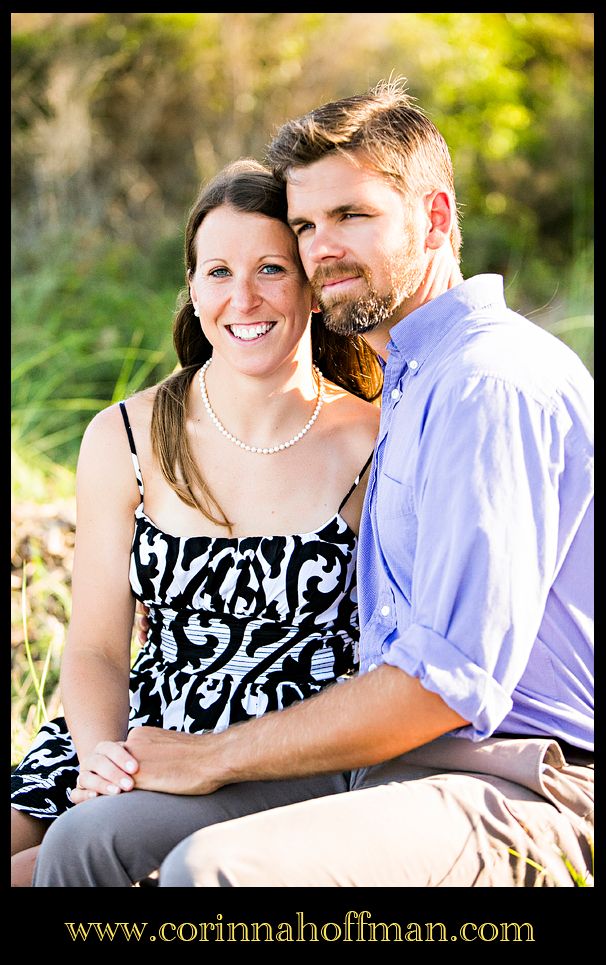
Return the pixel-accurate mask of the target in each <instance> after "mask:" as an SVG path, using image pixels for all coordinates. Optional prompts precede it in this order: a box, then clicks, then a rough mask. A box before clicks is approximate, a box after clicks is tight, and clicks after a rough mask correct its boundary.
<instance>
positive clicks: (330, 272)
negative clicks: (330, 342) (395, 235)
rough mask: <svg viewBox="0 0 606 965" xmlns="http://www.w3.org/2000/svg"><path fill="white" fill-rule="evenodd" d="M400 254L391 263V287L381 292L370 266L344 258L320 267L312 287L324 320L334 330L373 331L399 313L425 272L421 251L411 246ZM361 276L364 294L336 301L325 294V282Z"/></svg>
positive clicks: (349, 332)
mask: <svg viewBox="0 0 606 965" xmlns="http://www.w3.org/2000/svg"><path fill="white" fill-rule="evenodd" d="M410 248H412V246H410V247H409V250H408V251H407V252H405V253H403V252H398V255H397V256H396V257H395V258H394V259H393V261H392V263H391V264H390V270H389V281H388V285H387V290H386V291H383V292H379V291H378V290H377V289H376V288H375V287H374V285H373V282H372V275H371V273H370V270H369V269H368V268H366V267H365V266H363V265H359V264H356V263H355V262H347V263H345V262H342V263H340V264H339V265H338V266H337V265H335V266H333V267H330V268H326V267H325V268H318V269H317V270H316V271H315V272H314V275H313V277H312V278H311V288H312V291H313V293H314V296H315V298H316V301H317V302H318V304H319V306H320V308H321V309H322V315H323V320H324V324H325V325H326V327H327V328H328V329H330V331H331V332H338V333H339V334H341V335H355V334H360V335H361V334H363V333H364V332H372V331H373V330H374V329H376V328H377V327H378V326H379V325H381V324H382V323H383V322H385V321H387V320H388V319H390V318H391V317H392V315H394V314H395V312H396V310H397V309H398V307H399V306H400V305H401V304H402V302H404V301H405V300H406V299H407V298H410V296H411V295H413V294H414V292H415V291H416V290H417V289H418V287H419V285H420V284H421V282H422V280H423V276H424V271H425V266H424V264H422V263H421V260H420V258H419V257H418V253H417V251H415V252H414V253H413V252H412V251H411V250H410ZM353 276H357V277H360V278H362V279H363V280H364V282H365V283H366V291H365V292H364V293H362V294H360V295H358V296H357V297H356V296H353V295H350V296H344V297H343V300H342V301H338V300H335V301H334V302H333V303H332V304H331V303H330V302H329V301H327V300H326V299H323V298H322V294H323V293H322V285H323V284H324V283H325V282H326V281H330V280H333V279H337V278H351V277H353Z"/></svg>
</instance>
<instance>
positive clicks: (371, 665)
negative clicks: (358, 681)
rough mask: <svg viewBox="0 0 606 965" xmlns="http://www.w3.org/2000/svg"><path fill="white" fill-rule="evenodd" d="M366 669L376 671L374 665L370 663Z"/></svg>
mask: <svg viewBox="0 0 606 965" xmlns="http://www.w3.org/2000/svg"><path fill="white" fill-rule="evenodd" d="M368 669H369V670H376V669H377V665H376V663H370V664H369V665H368Z"/></svg>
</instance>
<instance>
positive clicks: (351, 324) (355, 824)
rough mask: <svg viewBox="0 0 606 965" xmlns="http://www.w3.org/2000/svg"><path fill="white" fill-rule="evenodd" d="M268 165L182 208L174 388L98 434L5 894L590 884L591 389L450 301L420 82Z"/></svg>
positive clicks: (168, 383)
mask: <svg viewBox="0 0 606 965" xmlns="http://www.w3.org/2000/svg"><path fill="white" fill-rule="evenodd" d="M267 164H268V166H267V167H265V166H263V165H261V164H259V163H258V162H256V161H253V160H248V159H244V160H240V161H237V162H235V163H234V164H232V165H229V166H228V167H227V168H225V169H224V170H223V171H222V172H220V173H219V174H218V175H217V176H216V177H215V178H214V179H213V180H212V181H211V182H210V183H209V184H208V185H206V186H205V188H204V189H203V191H202V193H201V194H200V196H199V197H198V199H197V200H196V202H195V204H194V205H193V207H192V209H191V212H190V217H189V221H188V224H187V228H186V236H185V267H186V282H187V289H186V291H185V292H184V297H183V300H182V304H181V307H180V309H179V311H178V313H177V316H176V319H175V324H174V344H175V347H176V351H177V355H178V358H179V362H180V367H179V369H178V370H177V371H176V373H174V374H172V375H171V376H170V377H169V378H167V379H166V380H165V381H163V382H162V383H160V384H159V385H156V386H154V387H152V388H149V389H146V390H145V391H142V392H139V393H137V394H136V395H134V396H133V397H132V398H130V399H128V400H126V401H125V402H120V403H119V404H117V405H112V406H110V407H109V408H107V409H105V410H104V411H102V412H101V413H99V414H98V415H97V416H96V417H95V418H94V419H93V420H92V422H91V424H90V425H89V427H88V429H87V430H86V433H85V435H84V438H83V442H82V447H81V452H80V458H79V463H78V472H77V508H78V515H77V539H76V552H75V560H74V572H73V582H72V598H73V600H72V602H73V614H72V619H71V623H70V628H69V634H68V640H67V644H66V648H65V653H64V657H63V665H62V672H61V688H62V700H63V707H64V712H65V718H59V719H56V720H53V721H50V722H49V723H47V724H45V725H43V727H42V728H41V730H40V732H39V734H38V735H37V737H36V739H35V741H34V743H33V746H32V747H31V749H30V751H29V752H28V753H27V755H26V756H25V758H24V759H23V761H22V762H21V763H20V765H19V766H18V767H17V768H16V770H15V772H14V774H13V776H12V783H13V789H12V798H11V804H12V810H11V825H12V836H13V845H12V851H13V859H12V863H13V884H14V885H16V886H27V885H30V884H32V883H33V885H34V886H36V887H56V886H67V887H70V886H71V887H98V886H105V887H108V886H114V887H130V886H132V885H134V884H135V883H137V882H140V881H141V880H143V879H145V878H146V876H149V875H150V874H151V873H152V872H155V871H157V870H158V869H159V885H160V887H175V886H176V887H179V886H195V887H227V886H230V887H246V886H304V887H313V886H418V887H428V886H487V885H501V886H516V887H519V886H522V887H524V886H532V885H534V884H536V883H540V884H542V885H547V886H571V885H572V884H573V880H572V878H571V876H570V873H569V870H568V869H569V867H570V866H572V867H574V869H576V871H577V872H578V873H579V874H580V875H582V876H583V875H584V876H585V877H586V879H587V880H588V881H590V880H591V879H590V874H591V870H592V869H591V853H592V833H593V832H592V815H593V754H592V752H593V670H592V666H593V646H592V644H593V632H592V631H593V617H592V583H591V581H592V566H591V560H592V552H593V515H592V507H593V499H592V493H593V488H592V487H593V476H592V469H593V448H592V428H593V423H592V408H591V403H592V379H591V376H590V375H589V373H588V372H587V370H586V369H585V368H584V366H583V365H582V363H581V362H580V360H579V359H578V358H577V357H576V355H575V354H574V353H573V352H572V351H571V350H570V349H568V348H567V347H566V346H565V345H564V344H563V343H562V342H560V341H559V340H558V339H556V338H555V337H554V336H552V335H550V334H548V333H547V332H545V331H544V330H542V329H541V328H540V327H539V326H537V325H535V324H533V323H531V322H530V321H528V320H527V319H525V318H523V317H521V316H520V315H519V314H516V313H515V312H514V311H512V310H510V309H509V308H508V307H507V305H506V303H505V300H504V296H503V279H502V278H501V277H500V276H498V275H478V276H476V277H471V278H468V279H464V278H463V276H462V274H461V269H460V258H459V249H460V245H461V234H460V229H459V224H458V217H457V206H456V199H455V192H454V180H453V171H452V165H451V160H450V156H449V152H448V148H447V146H446V144H445V142H444V140H443V138H442V136H441V134H440V133H439V132H438V130H437V129H436V128H435V126H434V125H433V123H432V122H431V121H430V120H429V119H428V117H427V116H426V114H425V113H424V112H423V111H422V110H421V109H420V108H419V107H418V106H417V105H416V103H415V102H414V101H413V100H412V98H410V97H409V96H408V94H407V93H406V90H405V85H404V82H403V79H401V78H400V79H396V80H392V81H390V82H383V83H381V84H379V85H377V86H376V87H375V88H373V89H372V90H370V91H368V92H366V93H365V94H362V95H358V96H353V97H349V98H344V99H342V100H339V101H336V102H332V103H329V104H325V105H323V106H320V107H318V108H317V109H315V110H313V111H311V112H310V113H309V114H307V115H305V116H304V117H302V118H299V119H298V120H294V121H290V122H287V123H286V124H284V125H283V126H282V128H281V129H280V130H279V131H278V132H277V134H276V136H275V138H274V139H273V141H272V143H271V145H270V147H269V151H268V157H267ZM379 399H380V401H381V404H380V406H379V405H378V404H377V403H378V401H379ZM137 601H139V602H140V604H142V605H143V606H144V608H145V610H146V616H145V620H144V636H145V642H144V644H143V646H142V647H141V649H140V651H139V654H138V656H137V657H136V660H135V662H134V665H133V666H132V667H131V665H130V646H131V634H132V627H133V618H134V613H135V606H136V602H137Z"/></svg>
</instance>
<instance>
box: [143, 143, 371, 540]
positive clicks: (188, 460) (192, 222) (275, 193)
mask: <svg viewBox="0 0 606 965" xmlns="http://www.w3.org/2000/svg"><path fill="white" fill-rule="evenodd" d="M222 205H230V206H231V207H232V208H235V209H236V210H237V211H242V212H247V213H249V214H250V213H254V214H262V215H265V216H266V217H268V218H275V219H277V220H278V221H282V222H284V223H285V224H286V223H287V218H286V192H285V188H284V185H283V184H282V183H281V182H279V181H277V180H276V179H275V178H274V176H273V175H272V173H271V171H269V170H268V169H267V168H265V167H264V166H263V165H262V164H259V162H258V161H255V160H253V159H252V158H241V159H240V160H239V161H234V162H233V163H232V164H229V165H228V166H227V167H226V168H224V169H223V170H222V171H220V172H219V174H217V175H216V176H215V177H214V178H213V179H212V180H211V181H210V182H209V183H208V184H207V185H206V186H205V187H204V188H203V189H202V191H201V193H200V195H199V196H198V198H197V200H196V201H195V203H194V205H193V206H192V208H191V210H190V212H189V218H188V221H187V226H186V228H185V275H186V280H187V281H188V282H189V279H190V278H191V276H192V275H193V273H194V272H195V270H196V232H197V231H198V228H199V227H200V225H201V224H202V222H203V220H204V218H205V217H206V215H207V214H209V213H210V212H211V211H214V210H215V208H219V207H221V206H222ZM311 341H312V356H313V361H314V362H315V363H316V365H318V367H319V368H320V370H321V371H322V373H323V374H324V376H325V377H326V378H327V379H328V380H329V381H331V382H334V383H335V384H336V385H338V386H340V387H341V388H344V389H347V391H349V392H351V393H353V394H354V395H357V396H359V397H360V398H362V399H365V400H367V401H372V400H374V399H376V398H378V396H379V394H380V392H381V386H382V372H381V368H380V365H379V362H378V360H377V356H376V354H375V353H374V352H373V350H372V349H371V348H370V347H369V346H368V345H367V344H366V342H364V340H363V339H362V338H361V337H359V336H358V337H357V338H352V337H351V336H345V335H339V334H337V333H335V332H329V331H328V330H327V329H326V328H325V327H324V324H323V322H322V318H321V315H319V314H314V316H313V318H312V324H311ZM173 344H174V346H175V349H176V352H177V357H178V359H179V363H180V366H181V368H180V369H179V370H178V371H177V372H175V373H174V374H173V375H171V376H170V377H169V378H168V379H166V380H165V381H164V382H162V383H160V385H159V386H158V389H157V392H156V395H155V398H154V407H153V413H152V424H151V438H152V447H153V451H154V455H155V456H156V458H157V460H158V463H159V465H160V468H161V471H162V473H163V475H164V477H165V479H166V481H167V482H168V484H169V485H170V487H171V488H172V489H173V490H174V491H175V492H176V493H177V495H178V496H179V498H180V499H182V500H183V502H184V503H186V504H187V505H188V506H192V507H193V508H195V509H198V510H199V511H200V512H201V513H202V514H203V515H204V516H205V517H206V518H207V519H209V520H212V522H214V523H218V524H219V525H221V526H226V527H227V528H228V529H230V528H231V524H230V522H229V520H228V519H227V517H226V516H225V514H224V512H223V510H222V509H221V507H220V505H219V503H218V502H217V500H216V499H215V497H214V496H213V494H212V493H211V491H210V489H209V486H208V484H207V483H206V481H205V480H204V478H203V476H202V474H201V473H200V471H199V469H198V467H197V466H196V462H195V460H194V458H193V456H192V453H191V450H190V446H189V442H188V438H187V431H186V400H187V393H188V390H189V386H190V384H191V381H192V379H193V378H194V376H195V375H196V373H197V371H198V369H199V368H200V366H201V365H203V364H204V362H206V361H207V359H209V358H210V356H211V354H212V348H211V345H210V342H209V341H208V340H207V339H206V337H205V336H204V334H203V332H202V328H201V325H200V319H199V318H196V316H195V315H194V306H193V304H192V301H191V296H190V291H189V284H188V285H187V288H184V289H183V290H182V291H181V292H180V295H179V302H178V306H177V312H176V315H175V320H174V325H173Z"/></svg>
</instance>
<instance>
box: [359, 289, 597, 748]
mask: <svg viewBox="0 0 606 965" xmlns="http://www.w3.org/2000/svg"><path fill="white" fill-rule="evenodd" d="M390 335H391V341H390V343H389V345H388V352H389V357H388V361H387V364H386V366H385V371H384V377H385V383H384V389H383V399H382V413H381V425H380V429H379V436H378V441H377V451H376V455H375V458H374V461H373V466H372V471H371V477H370V480H369V485H368V490H367V494H366V502H365V509H364V513H363V518H362V525H361V530H360V543H359V556H358V574H359V578H358V593H359V607H360V621H361V641H360V661H361V672H365V671H368V670H369V669H372V668H373V665H374V666H377V665H379V664H381V663H387V664H391V665H393V666H395V667H400V668H401V669H403V670H404V671H406V673H408V674H410V675H411V676H414V677H418V678H419V680H420V682H421V683H422V684H423V686H424V687H425V688H426V689H428V690H430V691H433V692H435V693H438V694H440V696H441V697H442V698H443V699H444V701H445V702H446V703H447V704H448V705H449V706H450V707H451V708H453V709H454V710H455V711H457V712H458V713H459V714H460V715H461V716H462V717H464V718H465V719H466V720H468V721H470V726H468V727H464V728H461V729H460V730H459V731H457V733H458V734H459V735H460V736H462V737H469V738H471V739H472V740H480V739H482V738H484V737H488V736H490V735H491V734H493V733H495V732H504V733H514V734H545V735H549V736H553V737H559V738H561V739H563V740H566V741H568V742H569V743H571V744H575V745H577V746H579V747H583V748H587V749H592V748H593V407H592V402H593V380H592V378H591V376H590V374H589V373H588V371H587V370H586V368H585V367H584V366H583V364H582V363H581V361H580V360H579V359H578V357H577V356H576V355H575V354H574V353H573V352H572V351H570V349H568V348H567V347H566V346H565V345H564V344H563V343H562V342H561V341H559V340H558V339H556V338H555V337H554V336H553V335H550V334H548V333H547V332H545V331H544V330H543V329H541V328H540V327H539V326H538V325H535V324H533V323H532V322H530V321H528V320H527V319H524V318H522V317H521V316H520V315H517V314H516V313H515V312H512V311H510V310H509V309H508V308H507V306H506V304H505V300H504V297H503V280H502V278H501V277H500V276H499V275H480V276H477V277H475V278H470V279H468V280H467V281H465V282H463V283H462V284H460V285H458V286H456V287H455V288H452V289H450V290H449V291H447V292H446V293H444V294H443V295H441V296H440V297H438V298H436V299H434V300H432V301H430V302H429V303H428V304H426V305H424V306H422V307H421V308H419V309H417V310H416V311H415V312H413V313H412V314H411V315H409V316H407V317H406V318H405V319H403V320H402V321H401V322H399V323H398V324H397V325H396V326H395V327H394V328H393V329H392V330H391V332H390Z"/></svg>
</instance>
